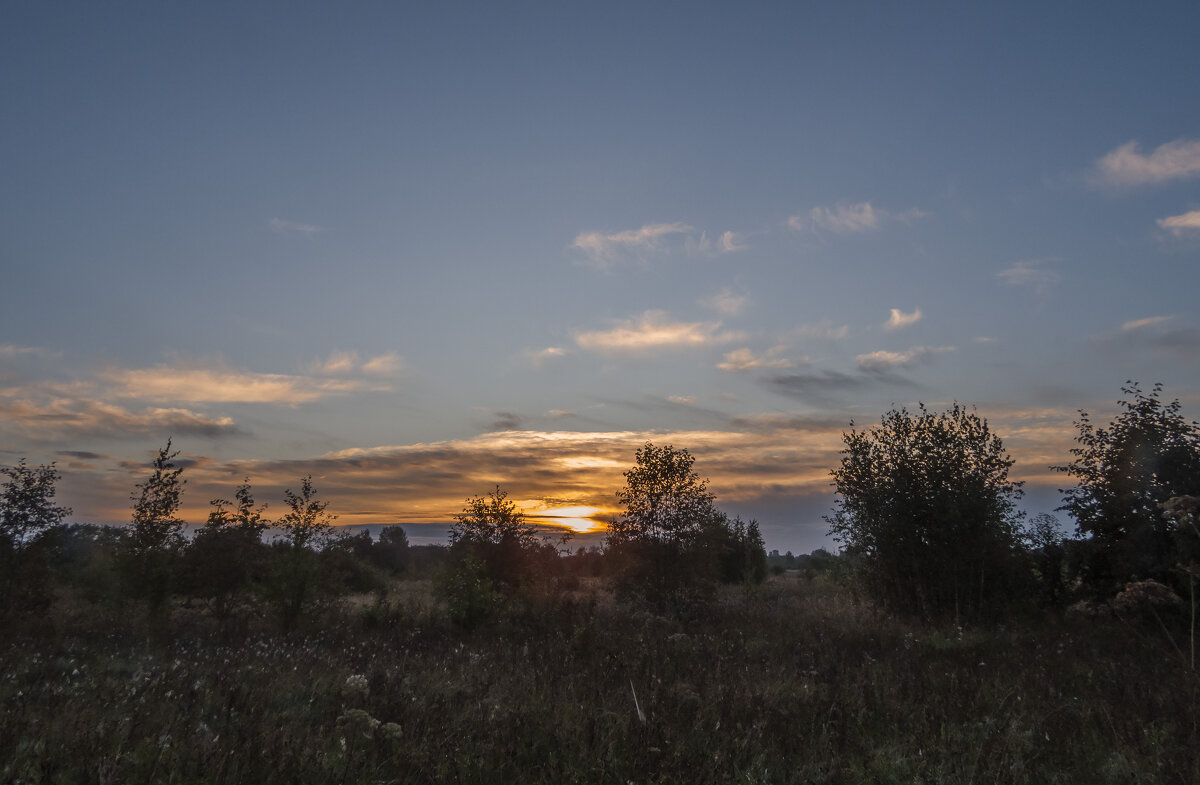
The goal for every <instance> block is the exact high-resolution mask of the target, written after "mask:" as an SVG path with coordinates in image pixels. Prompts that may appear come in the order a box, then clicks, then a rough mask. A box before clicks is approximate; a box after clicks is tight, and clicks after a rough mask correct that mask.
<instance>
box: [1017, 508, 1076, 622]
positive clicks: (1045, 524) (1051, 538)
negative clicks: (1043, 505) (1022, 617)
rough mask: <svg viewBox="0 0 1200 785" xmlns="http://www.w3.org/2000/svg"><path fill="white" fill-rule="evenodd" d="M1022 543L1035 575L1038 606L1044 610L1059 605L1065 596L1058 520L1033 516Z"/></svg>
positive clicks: (1047, 514)
mask: <svg viewBox="0 0 1200 785" xmlns="http://www.w3.org/2000/svg"><path fill="white" fill-rule="evenodd" d="M1022 539H1023V540H1024V543H1025V547H1026V549H1027V551H1028V553H1029V557H1030V559H1031V561H1032V564H1033V569H1034V572H1035V573H1036V577H1037V584H1038V587H1039V596H1038V602H1039V603H1040V604H1041V605H1043V606H1051V607H1053V606H1056V605H1059V604H1060V603H1061V602H1062V600H1063V599H1064V598H1065V596H1066V575H1065V573H1064V568H1065V566H1066V548H1065V547H1064V545H1063V535H1062V531H1061V530H1060V529H1059V526H1058V518H1056V517H1054V516H1053V515H1051V514H1050V513H1048V512H1043V513H1039V514H1037V515H1035V516H1033V518H1032V519H1031V520H1030V521H1029V523H1028V524H1027V525H1026V526H1025V528H1024V531H1023V534H1022Z"/></svg>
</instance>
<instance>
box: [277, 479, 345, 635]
mask: <svg viewBox="0 0 1200 785" xmlns="http://www.w3.org/2000/svg"><path fill="white" fill-rule="evenodd" d="M283 502H284V504H285V505H286V506H287V508H288V511H287V512H286V513H284V515H283V517H281V518H280V519H279V520H278V521H276V522H275V525H276V526H277V527H278V528H280V529H282V530H283V532H284V545H283V553H282V554H278V558H277V559H276V563H275V569H274V572H273V574H272V579H271V585H270V594H271V598H272V599H273V600H274V601H275V604H276V607H277V608H278V609H279V613H280V620H281V621H282V623H283V628H284V630H289V631H290V630H292V629H294V628H295V627H296V625H297V624H298V623H299V621H300V617H301V616H302V615H303V613H304V610H305V608H306V606H308V605H309V603H310V600H311V599H312V596H313V592H314V589H315V588H316V583H317V575H318V573H319V571H320V570H319V565H318V561H317V555H316V553H314V552H313V548H314V547H321V546H324V545H327V544H328V543H329V540H330V537H331V536H332V533H333V522H334V521H335V520H337V516H336V515H332V514H330V513H329V512H328V509H327V508H328V507H329V502H328V501H318V500H317V491H316V490H315V489H314V488H313V484H312V475H311V474H310V475H308V476H306V477H302V478H301V479H300V493H295V492H293V491H292V489H291V488H288V489H286V490H285V491H284V492H283Z"/></svg>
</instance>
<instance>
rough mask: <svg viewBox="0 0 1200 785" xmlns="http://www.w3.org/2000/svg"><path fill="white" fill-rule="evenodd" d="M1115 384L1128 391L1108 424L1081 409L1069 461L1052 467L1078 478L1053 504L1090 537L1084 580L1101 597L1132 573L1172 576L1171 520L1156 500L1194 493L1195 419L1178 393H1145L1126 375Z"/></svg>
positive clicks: (1198, 443) (1199, 451)
mask: <svg viewBox="0 0 1200 785" xmlns="http://www.w3.org/2000/svg"><path fill="white" fill-rule="evenodd" d="M1121 391H1122V393H1124V394H1125V395H1126V396H1129V398H1127V399H1126V400H1122V401H1119V402H1118V405H1119V406H1120V408H1121V411H1120V413H1119V414H1118V415H1117V416H1116V418H1115V419H1113V421H1112V422H1111V423H1109V426H1108V427H1107V428H1103V427H1097V426H1096V425H1094V424H1093V422H1092V420H1091V418H1090V417H1089V416H1088V414H1087V412H1085V411H1083V410H1080V412H1079V420H1078V421H1076V423H1075V425H1076V427H1077V428H1078V429H1079V435H1078V436H1076V438H1075V441H1076V442H1077V443H1078V445H1079V446H1078V447H1075V448H1072V450H1071V454H1072V455H1074V456H1075V460H1073V461H1072V462H1071V463H1069V464H1067V465H1065V466H1055V467H1053V468H1054V469H1056V470H1057V471H1060V472H1063V473H1064V474H1067V475H1068V476H1070V477H1072V478H1074V480H1075V482H1076V485H1075V486H1074V487H1072V488H1067V489H1063V490H1061V491H1060V492H1061V493H1062V494H1063V498H1064V503H1063V505H1062V506H1061V507H1060V508H1059V509H1060V510H1065V511H1067V512H1069V513H1070V514H1071V516H1072V517H1074V518H1075V521H1076V524H1077V525H1078V528H1079V533H1080V534H1081V535H1083V536H1084V537H1086V538H1088V547H1087V553H1086V562H1085V564H1084V569H1085V573H1084V579H1085V580H1086V582H1087V583H1088V584H1089V586H1091V587H1092V588H1093V590H1095V591H1096V592H1097V593H1099V594H1102V595H1104V596H1109V595H1111V594H1112V593H1113V592H1114V591H1116V590H1117V589H1119V588H1120V587H1121V586H1122V585H1124V584H1125V583H1126V582H1128V581H1131V580H1135V579H1151V578H1153V579H1155V580H1160V581H1167V582H1171V581H1172V572H1173V570H1174V567H1175V563H1176V562H1177V560H1178V557H1177V554H1175V553H1174V549H1173V532H1174V530H1175V524H1174V523H1173V522H1172V520H1171V518H1170V517H1168V516H1167V515H1166V514H1165V513H1164V511H1163V509H1162V506H1161V505H1162V503H1163V502H1165V501H1167V500H1168V499H1170V498H1171V497H1173V496H1181V495H1186V494H1200V425H1198V424H1197V423H1196V422H1189V421H1188V420H1187V419H1185V418H1184V417H1183V415H1182V414H1181V413H1180V410H1181V406H1180V403H1179V400H1178V399H1176V400H1173V401H1171V402H1169V403H1164V402H1163V401H1162V400H1161V398H1160V395H1161V393H1162V385H1159V384H1156V385H1154V387H1153V389H1152V390H1151V391H1150V392H1149V393H1144V392H1142V390H1141V389H1140V388H1139V386H1138V385H1137V384H1136V383H1134V382H1127V383H1126V384H1125V386H1124V387H1122V388H1121Z"/></svg>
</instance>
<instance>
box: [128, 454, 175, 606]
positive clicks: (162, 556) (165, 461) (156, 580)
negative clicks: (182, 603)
mask: <svg viewBox="0 0 1200 785" xmlns="http://www.w3.org/2000/svg"><path fill="white" fill-rule="evenodd" d="M178 455H179V453H178V451H176V452H171V440H170V439H167V445H166V446H165V447H163V448H162V449H160V450H159V451H158V454H157V455H156V456H155V458H154V461H153V462H152V463H151V467H152V471H151V472H150V476H149V477H147V478H146V481H145V482H142V483H139V484H138V485H137V486H136V487H135V489H134V492H133V494H132V495H131V496H130V499H131V501H133V515H132V526H131V527H130V529H129V536H128V537H127V538H126V539H125V540H124V543H123V546H124V552H123V554H122V558H121V560H120V561H119V562H118V564H119V566H121V567H122V569H123V572H124V574H125V577H126V579H127V581H128V584H127V585H128V587H129V589H130V590H131V591H132V593H133V594H134V595H135V596H137V597H140V598H141V599H143V600H145V602H146V606H147V608H148V610H149V611H150V614H151V616H157V615H158V613H159V612H161V611H163V610H164V609H165V608H166V602H167V599H168V598H169V597H170V594H171V580H172V576H173V573H174V569H173V568H174V561H175V558H176V556H177V554H178V551H179V548H180V546H182V545H183V535H182V533H181V532H182V529H183V521H182V520H180V519H179V518H178V517H176V514H177V513H178V511H179V505H180V498H181V496H182V494H183V486H184V484H185V483H186V482H187V481H186V480H184V479H183V478H182V477H181V476H180V475H182V474H183V467H182V466H176V465H175V464H174V463H173V461H174V459H175V458H176V457H177V456H178ZM159 621H162V620H161V619H160V620H159Z"/></svg>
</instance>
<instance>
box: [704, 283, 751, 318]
mask: <svg viewBox="0 0 1200 785" xmlns="http://www.w3.org/2000/svg"><path fill="white" fill-rule="evenodd" d="M749 302H750V295H748V294H739V293H737V292H735V291H733V290H732V289H730V288H729V287H728V286H724V287H722V288H721V290H720V291H719V292H717V293H716V294H714V295H713V296H712V297H706V298H704V299H703V300H701V301H700V304H701V305H703V306H705V307H707V308H711V309H713V310H714V311H716V312H717V313H719V314H721V315H722V316H736V315H738V314H739V313H741V312H742V310H743V309H745V307H746V305H747V304H748V303H749Z"/></svg>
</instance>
